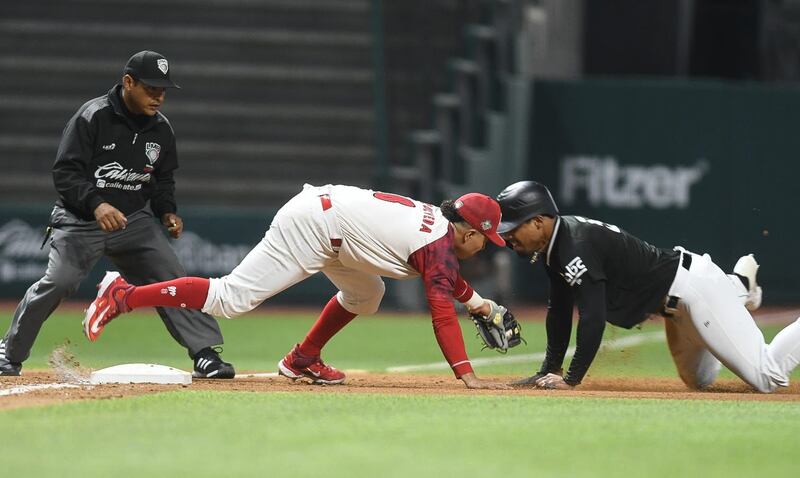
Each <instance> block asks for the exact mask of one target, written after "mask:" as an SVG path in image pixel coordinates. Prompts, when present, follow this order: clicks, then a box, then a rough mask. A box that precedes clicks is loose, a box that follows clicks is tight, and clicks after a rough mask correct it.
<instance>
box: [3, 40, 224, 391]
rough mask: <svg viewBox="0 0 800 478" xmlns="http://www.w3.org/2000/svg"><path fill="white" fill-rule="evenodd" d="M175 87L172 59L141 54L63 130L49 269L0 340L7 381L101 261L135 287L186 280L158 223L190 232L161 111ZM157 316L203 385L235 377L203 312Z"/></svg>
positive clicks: (215, 327)
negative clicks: (181, 207) (58, 309)
mask: <svg viewBox="0 0 800 478" xmlns="http://www.w3.org/2000/svg"><path fill="white" fill-rule="evenodd" d="M167 88H179V86H178V85H176V84H175V83H174V82H173V81H172V80H171V79H170V65H169V63H168V62H167V60H166V58H164V56H163V55H161V54H159V53H156V52H153V51H141V52H139V53H136V54H135V55H133V56H132V57H131V58H130V60H128V63H127V64H126V65H125V69H124V72H123V76H122V84H117V85H115V86H114V87H113V88H112V89H111V90H110V91H109V92H108V94H106V95H103V96H100V97H98V98H95V99H93V100H90V101H88V102H87V103H85V104H84V105H83V106H81V107H80V108H79V109H78V111H77V112H76V113H75V114H74V115H73V116H72V118H71V119H70V120H69V122H68V123H67V125H66V127H65V128H64V132H63V135H62V137H61V144H60V145H59V148H58V153H57V154H56V160H55V164H54V166H53V181H54V183H55V187H56V191H57V192H58V201H57V202H56V205H55V207H54V209H53V212H52V215H51V217H50V227H49V228H48V235H49V240H50V256H49V261H48V265H47V270H46V272H45V275H44V277H43V278H42V279H41V280H39V281H38V282H36V283H35V284H33V285H32V286H31V287H30V289H28V291H27V292H26V294H25V297H24V298H23V299H22V301H21V302H20V303H19V305H18V306H17V310H16V312H15V313H14V318H13V320H12V322H11V326H10V327H9V329H8V332H6V335H5V338H3V340H2V341H0V375H19V374H20V371H21V369H22V362H24V361H25V360H26V359H27V358H28V356H29V355H30V350H31V347H33V343H34V341H35V340H36V336H37V335H38V333H39V330H40V328H41V327H42V325H43V324H44V322H45V320H47V318H48V317H49V316H50V314H51V313H52V312H53V311H54V310H55V309H56V307H58V305H59V304H60V303H61V301H62V300H63V299H64V298H66V297H68V296H70V295H71V294H72V293H74V292H75V290H76V289H77V288H78V285H79V284H80V282H81V281H82V280H83V279H84V278H85V277H86V275H87V274H88V273H89V271H91V270H92V267H94V265H95V264H96V263H97V261H98V260H99V259H100V258H101V257H102V256H107V257H108V258H109V259H110V260H111V261H112V262H113V263H114V264H115V265H116V266H117V267H118V268H119V270H120V271H122V273H123V275H124V276H125V277H126V278H127V279H128V280H129V281H130V282H131V283H133V284H149V283H152V282H156V281H163V280H169V279H175V278H177V277H182V276H184V275H185V272H184V270H183V267H182V266H181V265H180V263H179V262H178V258H177V256H176V255H175V252H174V251H173V250H172V248H171V247H170V245H169V242H168V240H167V238H166V237H165V234H164V233H163V232H162V230H161V228H160V226H159V225H158V224H157V223H156V220H158V221H160V223H161V224H162V225H163V226H164V227H165V228H166V229H167V231H168V232H169V234H170V235H171V236H172V237H173V238H176V239H177V238H178V237H179V236H180V235H181V232H182V230H183V221H182V220H181V218H180V217H179V216H178V215H177V214H176V211H177V207H176V202H175V195H174V191H175V180H174V177H173V175H174V172H175V170H176V169H177V168H178V157H177V150H176V147H175V136H174V133H173V131H172V126H171V125H170V123H169V121H168V120H167V118H166V117H165V116H164V115H163V114H162V113H161V112H159V108H160V107H161V106H162V104H163V103H164V99H165V95H166V89H167ZM45 240H47V238H46V239H45ZM157 310H158V314H159V315H160V316H161V320H163V322H164V324H165V325H166V327H167V330H169V333H170V334H171V335H172V337H173V338H174V339H175V340H176V341H177V342H178V343H180V344H181V345H182V346H184V347H186V348H187V349H188V352H189V355H190V357H192V358H193V360H194V375H195V376H196V377H206V378H233V376H234V369H233V366H232V365H231V364H229V363H226V362H224V361H222V359H221V358H220V356H219V353H218V350H219V349H218V348H215V346H217V345H219V344H222V342H223V340H222V334H221V333H220V330H219V325H218V324H217V322H216V320H214V319H213V318H212V317H210V316H208V315H205V314H202V313H200V312H197V311H188V310H183V309H179V308H158V309H157Z"/></svg>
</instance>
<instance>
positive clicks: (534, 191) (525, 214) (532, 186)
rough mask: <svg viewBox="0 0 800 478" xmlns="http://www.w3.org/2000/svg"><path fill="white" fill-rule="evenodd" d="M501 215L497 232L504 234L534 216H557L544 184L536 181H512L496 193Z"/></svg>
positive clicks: (553, 202)
mask: <svg viewBox="0 0 800 478" xmlns="http://www.w3.org/2000/svg"><path fill="white" fill-rule="evenodd" d="M497 202H499V203H500V210H501V211H502V212H503V217H502V219H501V221H500V225H499V226H498V227H497V232H498V233H500V234H505V233H506V232H509V231H512V230H514V229H516V228H517V227H519V225H520V224H522V223H524V222H525V221H527V220H529V219H531V218H534V217H536V216H543V215H547V216H553V217H555V216H557V215H558V207H557V206H556V202H555V201H553V195H552V194H550V191H549V190H548V189H547V187H545V185H544V184H541V183H537V182H536V181H520V182H518V183H514V184H512V185H510V186H508V187H507V188H505V189H503V191H502V192H501V193H500V194H498V195H497Z"/></svg>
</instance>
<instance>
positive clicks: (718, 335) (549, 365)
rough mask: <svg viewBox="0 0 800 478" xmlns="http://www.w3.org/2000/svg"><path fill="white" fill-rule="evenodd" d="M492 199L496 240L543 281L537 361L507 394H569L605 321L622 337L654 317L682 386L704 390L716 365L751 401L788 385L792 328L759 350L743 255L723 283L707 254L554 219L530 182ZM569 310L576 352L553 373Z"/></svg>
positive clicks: (750, 265) (799, 345)
mask: <svg viewBox="0 0 800 478" xmlns="http://www.w3.org/2000/svg"><path fill="white" fill-rule="evenodd" d="M497 200H498V202H499V203H500V207H501V209H502V212H503V222H502V223H501V224H500V227H499V228H498V232H499V233H500V234H501V235H502V236H503V238H504V239H505V240H506V242H507V244H508V246H509V247H511V248H512V249H513V250H514V251H515V252H516V253H517V254H519V255H520V256H523V257H532V261H535V260H537V259H539V257H540V256H541V260H542V261H543V262H544V267H545V270H546V271H547V275H548V277H549V279H550V300H549V305H548V310H547V319H546V330H547V352H546V356H545V360H544V363H543V364H542V366H541V368H540V369H539V372H538V373H537V374H535V375H533V376H532V377H529V378H526V379H523V380H520V381H519V382H516V384H517V385H529V386H537V387H542V388H552V389H568V388H572V387H574V386H576V385H578V384H580V383H581V380H582V379H583V377H584V375H585V374H586V372H587V370H588V369H589V366H590V365H591V363H592V360H593V359H594V357H595V354H596V353H597V349H598V347H599V346H600V342H601V339H602V336H603V330H604V328H605V323H606V322H608V323H611V324H613V325H617V326H619V327H624V328H631V327H633V326H635V325H637V324H639V323H640V322H642V321H644V320H645V319H646V318H647V317H648V315H650V314H660V315H663V316H664V317H665V320H664V323H665V327H666V334H667V341H668V344H669V348H670V352H671V353H672V357H673V360H674V362H675V366H676V368H677V370H678V374H679V375H680V377H681V379H682V380H683V381H684V383H686V385H687V386H689V387H691V388H696V389H701V388H704V387H707V386H709V385H710V384H711V383H712V382H713V381H714V380H715V379H716V377H717V373H718V372H719V369H720V362H721V363H722V364H724V365H725V366H726V367H728V369H730V370H731V371H732V372H733V373H735V374H736V375H737V376H739V377H740V378H741V379H742V380H744V381H745V382H747V383H748V384H750V385H751V386H753V387H754V388H756V389H757V390H759V391H761V392H765V393H768V392H772V391H774V390H775V389H776V388H777V387H786V386H788V384H789V375H790V373H791V372H792V370H793V369H794V368H795V367H796V366H797V365H798V363H799V362H800V319H798V320H797V321H795V322H793V323H791V324H789V325H788V326H787V327H786V328H784V329H783V330H782V331H781V332H780V333H778V335H777V336H776V337H775V339H774V340H773V341H772V343H770V344H766V343H765V342H764V336H763V334H762V333H761V330H760V329H759V328H758V327H757V326H756V325H755V323H754V321H753V318H752V316H751V315H750V313H749V311H748V310H755V309H757V308H758V307H759V306H760V304H761V294H762V293H761V288H760V287H759V286H758V284H757V283H756V273H757V270H758V264H757V263H756V261H755V259H754V258H753V256H752V255H747V256H744V257H742V258H740V259H739V261H738V262H737V264H736V266H735V267H734V274H730V275H727V274H725V273H724V272H723V271H722V270H721V269H720V268H719V267H718V266H717V265H716V264H714V263H713V262H712V260H711V257H709V255H708V254H704V255H699V254H694V253H692V252H689V251H687V250H685V249H683V248H680V247H677V248H675V249H672V250H669V249H659V248H656V247H653V246H652V245H650V244H648V243H647V242H644V241H642V240H640V239H638V238H636V237H634V236H632V235H630V234H628V233H627V232H625V231H623V230H621V229H620V228H618V227H617V226H614V225H611V224H606V223H603V222H600V221H596V220H593V219H586V218H584V217H580V216H562V215H559V211H558V208H557V207H556V204H555V202H554V201H553V197H552V196H551V194H550V191H548V189H547V188H546V187H545V186H543V185H542V184H539V183H537V182H535V181H522V182H518V183H514V184H512V185H510V186H508V187H507V188H506V189H504V190H503V191H502V192H501V193H500V194H499V195H498V196H497ZM575 305H577V307H578V313H579V319H578V329H577V344H576V351H575V355H574V357H573V359H572V362H571V363H570V367H569V370H568V371H567V373H566V374H562V363H563V361H564V355H565V353H566V351H567V345H568V343H569V338H570V333H571V330H572V310H573V307H574V306H575Z"/></svg>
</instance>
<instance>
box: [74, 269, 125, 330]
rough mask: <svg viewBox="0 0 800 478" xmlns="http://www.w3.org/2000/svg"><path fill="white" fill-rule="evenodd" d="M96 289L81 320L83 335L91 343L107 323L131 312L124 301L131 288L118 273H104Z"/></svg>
mask: <svg viewBox="0 0 800 478" xmlns="http://www.w3.org/2000/svg"><path fill="white" fill-rule="evenodd" d="M97 289H98V290H97V298H95V299H94V302H92V305H90V306H89V308H88V309H87V310H86V317H84V319H83V334H84V335H85V336H86V338H87V339H89V340H90V341H92V342H94V341H95V340H97V337H98V336H100V332H102V331H103V328H104V327H105V326H106V324H107V323H109V322H111V321H112V320H113V319H114V318H115V317H116V316H118V315H119V314H122V313H125V312H129V311H130V310H131V309H130V307H128V305H127V304H126V303H125V299H126V297H127V295H128V292H130V290H131V289H133V286H132V285H130V284H128V283H127V282H125V279H123V278H122V276H120V275H119V272H106V275H105V277H103V280H102V281H100V283H99V284H98V285H97Z"/></svg>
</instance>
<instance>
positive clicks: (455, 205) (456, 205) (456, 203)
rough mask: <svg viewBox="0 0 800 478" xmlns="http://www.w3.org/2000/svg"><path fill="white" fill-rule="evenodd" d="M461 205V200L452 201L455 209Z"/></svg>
mask: <svg viewBox="0 0 800 478" xmlns="http://www.w3.org/2000/svg"><path fill="white" fill-rule="evenodd" d="M463 205H464V203H463V202H462V201H456V202H454V203H453V207H455V208H456V209H460V208H461V207H462V206H463Z"/></svg>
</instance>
